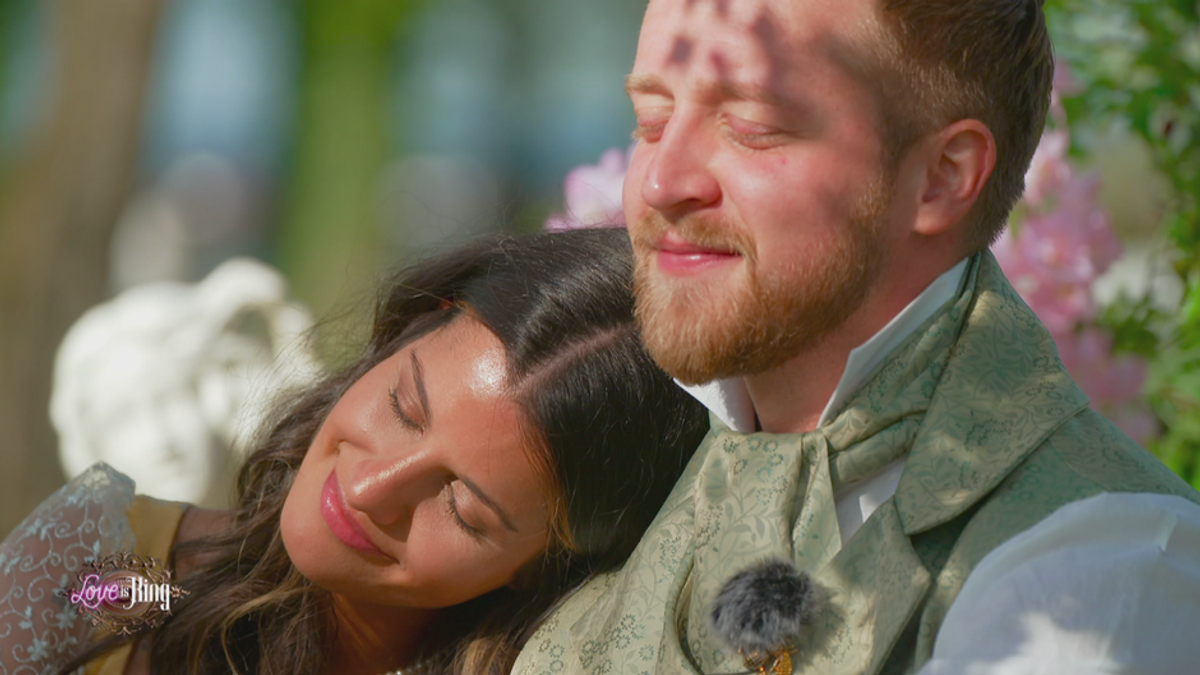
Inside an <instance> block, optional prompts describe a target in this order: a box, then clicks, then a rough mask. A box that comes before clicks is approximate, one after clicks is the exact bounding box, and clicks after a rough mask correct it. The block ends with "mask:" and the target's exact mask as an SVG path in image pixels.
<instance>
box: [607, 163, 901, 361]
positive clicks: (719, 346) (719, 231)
mask: <svg viewBox="0 0 1200 675" xmlns="http://www.w3.org/2000/svg"><path fill="white" fill-rule="evenodd" d="M890 188H891V184H890V181H885V182H882V183H880V184H877V185H874V186H872V187H871V189H869V190H868V193H867V194H865V195H864V196H863V198H862V199H861V200H860V202H859V203H858V204H856V208H855V209H854V212H853V214H852V218H851V221H850V222H849V223H847V228H846V231H845V235H844V236H842V237H840V238H838V239H837V240H836V241H835V242H834V245H833V247H832V248H831V249H830V250H828V251H826V252H825V254H824V255H823V256H821V257H814V258H813V259H810V260H809V261H806V262H805V263H802V264H801V263H798V264H793V265H788V266H787V267H785V268H783V269H776V270H761V269H759V266H758V259H757V256H756V255H755V247H754V242H753V240H752V238H751V237H750V235H749V234H748V233H746V232H745V231H744V230H742V229H740V228H738V227H736V226H734V225H732V224H730V223H724V222H720V221H714V220H711V219H703V218H699V217H691V218H687V219H684V220H680V221H677V222H675V223H669V222H667V221H666V220H665V219H664V218H663V217H662V216H661V215H660V214H659V213H658V212H656V211H652V212H651V213H650V214H649V215H648V216H647V217H646V218H643V219H642V220H641V221H640V222H638V223H635V224H634V225H633V226H632V227H630V233H631V236H632V239H633V251H634V255H635V256H636V268H635V272H634V295H635V297H636V299H637V304H636V314H637V320H638V325H639V326H640V328H641V332H642V338H643V339H644V340H645V343H646V348H647V349H648V350H649V351H650V354H651V355H652V356H653V357H654V359H655V360H656V361H657V362H658V363H659V365H660V366H662V367H663V369H664V370H666V371H667V372H668V373H670V374H671V376H672V377H675V378H676V379H678V380H679V381H681V382H683V383H685V384H699V383H703V382H709V381H712V380H716V379H722V378H727V377H734V376H743V375H757V374H760V373H763V372H766V371H768V370H771V369H773V368H777V367H779V366H781V365H783V364H784V363H786V362H787V361H790V360H791V359H793V358H795V357H796V356H798V355H800V354H802V353H804V352H806V351H808V350H810V349H812V348H813V347H814V346H816V345H817V344H819V343H820V341H821V340H822V339H823V338H825V337H826V336H828V335H829V334H830V332H832V331H833V330H834V329H836V328H837V327H838V326H841V325H842V323H844V322H845V321H846V319H848V318H849V317H850V316H851V315H852V314H853V313H854V312H855V311H856V310H857V309H858V308H859V306H860V305H861V304H862V302H863V300H864V299H865V298H866V296H867V294H868V292H869V291H870V290H871V288H872V286H873V285H874V283H875V280H876V278H877V277H878V276H879V271H880V268H881V266H882V258H883V252H884V251H883V248H884V246H883V242H882V239H881V238H880V234H881V231H882V229H883V224H884V218H885V216H886V213H887V206H888V197H889V195H890ZM672 227H673V228H674V229H675V231H676V232H677V233H678V234H679V235H680V236H682V237H683V238H684V239H686V240H687V241H688V242H690V243H692V244H695V245H697V246H701V247H704V248H713V249H718V250H729V251H733V252H736V253H738V254H740V255H741V262H740V263H739V264H738V267H737V269H736V270H733V271H732V274H730V275H727V276H724V277H723V278H721V279H720V283H712V282H708V281H705V280H702V279H697V278H682V279H677V278H671V277H668V276H666V275H664V274H662V273H660V272H658V271H657V269H656V264H655V262H654V257H655V255H656V251H655V248H654V245H655V244H656V243H657V242H658V241H659V239H661V238H662V236H663V235H664V234H665V233H666V232H667V230H668V229H670V228H672ZM796 227H797V228H802V227H804V224H803V219H801V218H797V223H796Z"/></svg>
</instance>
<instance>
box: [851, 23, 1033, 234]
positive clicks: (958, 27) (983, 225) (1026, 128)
mask: <svg viewBox="0 0 1200 675" xmlns="http://www.w3.org/2000/svg"><path fill="white" fill-rule="evenodd" d="M879 3H880V9H881V13H880V20H881V24H882V30H883V32H884V35H883V36H882V37H883V40H882V47H883V49H882V52H880V53H877V54H876V55H875V56H876V64H875V65H876V67H877V76H878V77H879V80H878V83H879V86H880V98H881V103H882V109H881V118H882V122H883V143H884V148H885V152H886V153H887V159H888V160H889V162H888V164H889V166H891V167H892V168H894V167H895V166H896V163H897V162H898V161H899V158H900V157H901V156H902V155H903V153H904V152H906V151H907V150H908V149H909V148H910V147H911V146H912V144H913V143H915V142H916V141H917V140H919V139H921V138H923V137H925V136H927V135H928V134H930V133H934V132H936V131H939V130H940V129H942V128H944V127H946V126H947V125H949V124H952V123H954V122H956V121H959V120H963V119H977V120H979V121H981V122H983V123H984V124H986V125H987V127H988V128H989V129H990V130H991V132H992V135H993V136H994V137H995V139H996V151H997V152H996V154H997V157H996V167H995V169H994V170H993V172H992V176H991V178H990V179H989V180H988V182H987V184H986V185H985V186H984V189H983V192H982V193H981V194H980V197H979V200H978V201H977V202H976V203H975V205H974V207H973V208H972V209H971V211H970V213H969V214H968V216H967V227H968V231H967V234H966V240H965V242H964V243H965V245H966V247H967V249H968V251H969V252H975V251H979V250H981V249H983V248H986V247H987V246H989V245H990V244H991V243H992V242H993V241H995V239H996V237H998V236H999V235H1000V232H1001V231H1003V229H1004V226H1005V224H1006V223H1007V221H1008V215H1009V213H1010V212H1011V211H1012V208H1013V206H1014V205H1015V204H1016V203H1017V200H1018V199H1020V197H1021V194H1022V193H1023V192H1024V190H1025V172H1026V171H1027V170H1028V168H1029V162H1030V160H1031V159H1032V157H1033V152H1034V150H1035V149H1036V148H1037V145H1038V141H1039V140H1040V139H1041V135H1042V129H1043V127H1044V126H1045V123H1046V112H1047V109H1048V108H1049V105H1050V87H1051V85H1052V83H1053V80H1054V54H1053V49H1052V47H1051V45H1050V37H1049V34H1048V33H1047V31H1046V20H1045V16H1044V15H1043V13H1042V7H1041V5H1042V0H879Z"/></svg>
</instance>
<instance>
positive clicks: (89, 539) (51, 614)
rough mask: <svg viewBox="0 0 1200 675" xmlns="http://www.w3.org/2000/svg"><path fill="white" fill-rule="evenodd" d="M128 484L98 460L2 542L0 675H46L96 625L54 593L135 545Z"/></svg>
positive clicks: (84, 642)
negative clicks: (89, 566) (88, 566)
mask: <svg viewBox="0 0 1200 675" xmlns="http://www.w3.org/2000/svg"><path fill="white" fill-rule="evenodd" d="M133 487H134V486H133V481H131V480H130V479H129V478H127V477H126V476H124V475H122V474H120V473H118V472H117V471H115V470H114V469H112V468H111V467H109V466H108V465H106V464H97V465H96V466H94V467H92V468H91V469H90V470H88V471H87V472H85V473H83V474H82V475H80V476H79V477H77V478H75V479H74V480H72V481H71V482H70V483H68V484H67V485H65V486H63V487H62V488H60V489H59V490H58V491H57V492H55V493H54V494H53V495H52V496H51V497H50V498H48V499H47V500H46V501H45V502H43V503H42V504H41V505H40V506H39V507H38V508H37V509H36V510H35V511H34V512H33V513H31V514H30V515H29V517H28V518H26V519H25V521H24V522H22V523H21V524H20V525H19V526H17V528H16V529H15V530H13V531H12V533H11V534H9V535H8V538H7V539H5V540H4V543H3V544H0V675H48V674H49V673H53V672H56V671H57V669H58V667H59V666H61V665H62V664H63V663H65V662H66V661H67V660H68V659H69V658H71V657H72V656H73V655H75V654H77V653H79V652H80V651H82V649H83V647H84V646H86V645H87V643H88V640H89V638H90V635H91V632H92V631H93V630H94V629H93V628H92V627H91V626H90V625H88V624H87V623H86V622H84V621H83V620H82V619H81V618H80V617H79V615H78V613H77V612H76V611H75V609H74V608H73V607H72V606H71V605H70V604H69V603H68V602H67V599H66V598H64V597H61V596H60V595H59V593H58V592H59V591H60V590H62V589H63V588H66V587H67V586H68V585H69V584H70V583H71V582H72V581H74V579H75V574H76V572H77V571H78V570H79V569H80V568H82V567H83V565H84V564H85V563H86V562H88V561H90V560H92V559H94V558H97V557H102V556H105V555H109V554H112V553H115V552H117V551H130V550H132V549H133V546H134V534H133V531H132V529H131V527H130V523H129V518H128V516H127V515H126V514H127V511H128V510H129V508H130V506H131V505H132V504H133V502H134V493H133Z"/></svg>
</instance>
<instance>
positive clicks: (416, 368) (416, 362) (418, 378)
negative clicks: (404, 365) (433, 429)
mask: <svg viewBox="0 0 1200 675" xmlns="http://www.w3.org/2000/svg"><path fill="white" fill-rule="evenodd" d="M409 354H410V355H411V359H412V371H413V384H414V385H415V386H416V388H417V400H419V401H420V402H421V412H423V413H425V425H428V424H429V423H430V422H432V421H433V417H432V416H431V415H430V413H429V395H428V394H427V393H426V392H425V368H424V367H423V366H422V365H421V359H420V358H418V357H417V350H416V349H414V350H412V351H411V352H409Z"/></svg>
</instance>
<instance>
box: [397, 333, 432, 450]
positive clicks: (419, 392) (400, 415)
mask: <svg viewBox="0 0 1200 675" xmlns="http://www.w3.org/2000/svg"><path fill="white" fill-rule="evenodd" d="M410 368H411V372H412V384H411V386H409V385H407V383H406V382H405V381H404V380H405V377H404V371H403V370H401V372H400V375H399V377H398V379H397V382H396V384H395V385H394V386H392V387H391V388H390V389H388V405H390V406H391V408H392V413H393V414H395V416H396V419H397V420H399V421H400V423H401V424H403V425H404V426H405V427H407V428H409V429H411V430H413V431H416V432H418V433H423V432H424V431H425V430H426V429H428V428H429V422H430V419H431V415H430V413H429V397H428V395H427V394H426V393H425V373H424V369H423V368H422V366H421V359H420V358H418V357H417V350H415V349H414V350H412V356H411V359H410Z"/></svg>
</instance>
